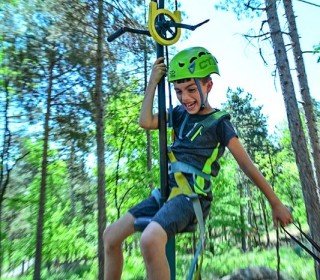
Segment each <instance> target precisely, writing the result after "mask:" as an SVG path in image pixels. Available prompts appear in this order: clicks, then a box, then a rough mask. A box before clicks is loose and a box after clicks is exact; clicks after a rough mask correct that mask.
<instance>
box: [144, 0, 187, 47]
mask: <svg viewBox="0 0 320 280" xmlns="http://www.w3.org/2000/svg"><path fill="white" fill-rule="evenodd" d="M180 23H181V12H180V11H178V10H176V11H174V12H171V11H169V10H167V9H158V5H157V2H154V1H150V4H149V20H148V28H149V32H150V34H151V36H152V38H153V39H154V40H155V41H156V42H157V43H159V44H161V45H163V46H169V45H173V44H175V43H176V42H177V41H178V40H179V38H180V36H181V28H180V27H179V24H180Z"/></svg>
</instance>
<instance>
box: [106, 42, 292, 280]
mask: <svg viewBox="0 0 320 280" xmlns="http://www.w3.org/2000/svg"><path fill="white" fill-rule="evenodd" d="M213 73H216V74H219V69H218V65H217V61H216V59H215V58H214V56H213V55H212V54H211V53H209V52H208V51H207V50H206V49H205V48H202V47H193V48H188V49H185V50H183V51H181V52H179V53H178V54H177V55H176V56H174V57H173V58H172V60H171V62H170V65H169V71H168V79H169V82H173V84H174V89H175V92H176V95H177V98H178V100H179V101H180V103H181V105H180V106H177V107H176V108H174V110H173V112H172V122H173V129H174V134H175V140H174V143H173V144H172V146H171V151H172V153H173V154H174V157H175V160H177V161H178V162H182V163H185V164H186V165H187V166H189V167H190V166H191V167H190V168H191V169H192V170H196V171H195V172H193V171H191V172H187V173H185V172H183V171H181V172H183V176H184V178H186V180H187V181H188V182H187V184H188V183H189V185H190V186H192V189H193V192H195V193H197V194H198V196H199V201H200V204H201V208H202V211H203V216H204V218H205V217H206V216H207V215H208V213H209V209H210V204H211V200H212V194H211V191H210V179H209V180H208V179H203V178H202V177H201V174H203V173H205V174H204V175H203V177H205V178H206V175H212V176H216V175H217V174H218V172H219V164H218V159H219V158H220V157H221V156H222V154H223V152H224V149H225V147H227V148H228V149H229V151H230V152H231V154H232V155H233V156H234V158H235V159H236V161H237V162H238V164H239V166H240V167H241V169H242V170H243V171H244V173H245V174H246V175H247V176H248V177H249V178H250V179H251V181H252V182H253V183H254V184H255V185H256V186H257V187H258V188H259V189H260V190H261V191H262V192H263V193H264V195H265V196H266V198H267V199H268V201H269V203H270V205H271V208H272V215H273V220H274V223H275V224H276V225H277V223H278V221H279V222H280V223H281V225H283V226H286V225H287V224H289V223H291V222H292V217H291V214H290V212H289V211H288V210H287V208H286V207H285V206H284V205H283V204H282V203H281V201H280V200H279V199H278V197H277V196H276V195H275V193H274V192H273V190H272V188H271V187H270V185H269V184H268V182H267V181H266V180H265V178H264V177H263V175H262V174H261V173H260V172H259V170H258V169H257V168H256V167H255V165H254V164H253V163H252V161H251V159H250V157H249V156H248V154H247V153H246V151H245V150H244V148H243V146H242V145H241V143H240V141H239V140H238V137H237V135H236V132H235V131H234V129H233V127H232V125H231V123H230V121H229V115H223V114H220V117H218V118H216V120H215V121H210V122H207V120H208V119H210V116H213V115H214V114H217V113H218V114H219V112H220V111H219V110H216V109H214V108H212V107H211V106H210V104H209V103H208V94H209V92H210V90H211V89H212V86H213V83H212V80H211V77H210V74H213ZM165 74H166V65H165V64H164V59H163V58H158V59H157V60H156V61H155V63H154V65H153V69H152V72H151V76H150V80H149V83H148V86H147V88H146V92H145V97H144V100H143V103H142V108H141V112H140V120H139V124H140V126H141V127H143V128H144V129H157V128H158V115H157V114H154V113H153V112H152V105H153V101H154V95H155V90H156V87H157V84H158V83H159V81H160V79H161V78H162V77H163V75H165ZM220 113H221V112H220ZM208 117H209V118H208ZM205 122H207V124H206V125H205V124H204V123H205ZM199 124H202V125H200V126H199ZM198 170H200V171H198ZM190 173H191V174H190ZM199 174H200V175H199ZM180 175H181V173H180ZM198 175H199V176H198ZM177 181H178V180H177V178H176V177H175V174H174V173H170V174H169V186H170V188H171V189H172V190H173V189H174V187H176V186H177V185H179V183H178V182H177ZM172 192H173V191H172ZM143 216H153V219H152V221H151V222H150V224H149V225H148V226H147V227H146V228H145V230H144V231H143V232H142V235H141V251H142V255H143V258H144V261H145V264H146V269H147V274H148V279H151V280H155V279H159V280H166V279H168V280H169V279H170V271H169V266H168V263H167V258H166V254H165V245H166V243H167V240H168V239H169V238H170V237H172V236H173V235H175V234H176V233H178V232H182V231H183V230H184V229H185V228H186V227H188V225H190V224H193V223H194V221H195V218H196V215H195V212H194V208H193V203H192V201H191V200H190V199H189V197H188V196H186V195H184V194H180V195H179V194H178V195H176V196H174V197H173V198H172V199H170V200H168V202H166V203H165V204H164V205H163V206H162V207H161V208H160V209H159V207H158V203H157V201H156V199H155V198H154V197H153V196H151V197H149V198H148V199H146V200H144V201H143V202H141V203H140V204H138V205H136V206H134V207H133V208H131V209H130V210H129V212H128V213H127V214H125V215H124V216H123V217H121V218H120V219H119V220H118V221H116V222H115V223H113V224H111V225H109V226H108V227H107V228H106V230H105V232H104V243H105V253H106V255H105V264H106V265H105V279H106V280H115V279H120V277H121V272H122V266H123V256H122V250H121V245H122V242H123V240H124V239H126V238H127V237H128V236H129V235H131V234H133V233H134V226H133V225H134V220H135V218H138V217H143Z"/></svg>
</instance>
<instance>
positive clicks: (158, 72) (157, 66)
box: [149, 57, 167, 84]
mask: <svg viewBox="0 0 320 280" xmlns="http://www.w3.org/2000/svg"><path fill="white" fill-rule="evenodd" d="M166 72H167V66H166V64H165V63H164V57H159V58H158V59H157V60H156V61H155V62H154V64H153V67H152V71H151V75H150V81H149V83H155V84H158V83H159V82H160V80H161V78H162V77H163V75H165V74H166Z"/></svg>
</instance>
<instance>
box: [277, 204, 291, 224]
mask: <svg viewBox="0 0 320 280" xmlns="http://www.w3.org/2000/svg"><path fill="white" fill-rule="evenodd" d="M272 217H273V223H274V225H275V226H276V227H277V226H278V225H279V223H280V225H282V226H284V227H285V226H287V225H289V224H291V223H292V222H293V218H292V215H291V212H290V211H289V209H288V208H287V207H285V206H284V205H283V204H282V203H280V204H277V205H275V206H273V207H272Z"/></svg>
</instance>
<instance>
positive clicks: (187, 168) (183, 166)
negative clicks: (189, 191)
mask: <svg viewBox="0 0 320 280" xmlns="http://www.w3.org/2000/svg"><path fill="white" fill-rule="evenodd" d="M176 172H183V173H190V174H195V175H198V176H201V177H203V178H204V179H205V180H207V181H210V179H211V175H210V174H206V173H204V172H202V171H200V170H199V169H197V168H195V167H193V166H192V165H190V164H187V163H185V162H181V161H176V162H172V163H171V165H170V170H169V173H170V174H171V173H176Z"/></svg>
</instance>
